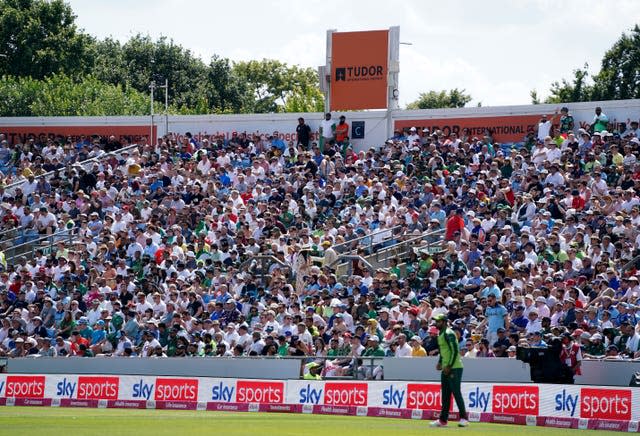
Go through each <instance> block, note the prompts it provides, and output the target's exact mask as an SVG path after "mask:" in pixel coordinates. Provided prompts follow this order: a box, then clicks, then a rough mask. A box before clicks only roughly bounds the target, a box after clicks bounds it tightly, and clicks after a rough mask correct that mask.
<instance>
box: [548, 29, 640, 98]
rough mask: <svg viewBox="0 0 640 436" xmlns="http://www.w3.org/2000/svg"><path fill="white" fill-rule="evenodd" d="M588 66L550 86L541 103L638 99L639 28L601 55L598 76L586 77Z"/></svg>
mask: <svg viewBox="0 0 640 436" xmlns="http://www.w3.org/2000/svg"><path fill="white" fill-rule="evenodd" d="M587 67H588V65H587V64H585V65H584V66H583V67H582V68H578V69H576V70H574V71H573V79H572V80H571V81H568V80H566V79H562V81H561V82H557V81H556V82H553V83H552V84H551V89H550V93H551V95H550V96H549V97H547V98H546V99H545V103H562V102H567V103H569V102H576V101H593V100H620V99H629V98H640V27H638V25H636V26H634V28H633V29H632V30H631V33H630V34H628V35H627V34H626V33H623V34H622V36H621V37H620V39H618V41H616V42H615V44H613V46H612V47H611V48H610V49H609V50H608V51H607V52H606V53H605V55H604V57H603V58H602V62H601V67H600V72H598V73H597V74H595V75H593V76H590V75H589V73H588V71H587Z"/></svg>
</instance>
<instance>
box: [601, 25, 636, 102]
mask: <svg viewBox="0 0 640 436" xmlns="http://www.w3.org/2000/svg"><path fill="white" fill-rule="evenodd" d="M593 98H594V99H595V100H621V99H629V98H640V27H638V25H637V24H636V25H635V26H634V28H633V29H632V30H631V33H630V34H629V35H627V34H626V33H623V34H622V36H621V37H620V39H618V41H616V43H615V44H613V47H611V48H610V49H609V50H608V51H607V52H606V53H605V55H604V57H603V58H602V64H601V68H600V72H599V73H598V74H597V75H596V76H595V77H594V86H593Z"/></svg>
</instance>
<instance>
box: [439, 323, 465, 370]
mask: <svg viewBox="0 0 640 436" xmlns="http://www.w3.org/2000/svg"><path fill="white" fill-rule="evenodd" d="M438 348H439V349H440V364H441V365H442V366H443V367H444V366H449V367H451V368H462V359H461V358H460V350H459V348H458V338H457V336H456V334H455V333H454V332H453V330H451V329H450V328H447V329H445V330H443V331H441V332H440V334H439V335H438Z"/></svg>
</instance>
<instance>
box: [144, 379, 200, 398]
mask: <svg viewBox="0 0 640 436" xmlns="http://www.w3.org/2000/svg"><path fill="white" fill-rule="evenodd" d="M154 400H156V401H198V380H197V379H187V378H157V379H156V392H155V396H154Z"/></svg>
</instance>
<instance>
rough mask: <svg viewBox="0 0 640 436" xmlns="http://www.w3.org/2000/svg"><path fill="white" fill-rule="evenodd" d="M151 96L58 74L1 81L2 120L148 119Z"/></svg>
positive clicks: (1, 79)
mask: <svg viewBox="0 0 640 436" xmlns="http://www.w3.org/2000/svg"><path fill="white" fill-rule="evenodd" d="M147 114H149V101H148V99H147V96H146V95H144V94H142V93H140V92H138V91H136V90H134V89H133V88H131V87H123V86H120V85H110V84H107V83H104V82H101V81H99V80H97V79H96V78H95V77H93V76H86V77H85V78H83V79H82V80H80V81H78V80H74V79H73V78H71V77H69V76H65V75H62V74H55V75H52V76H50V77H47V78H46V79H43V80H36V79H33V78H31V77H11V76H2V77H1V78H0V116H3V117H5V116H107V115H147Z"/></svg>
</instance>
